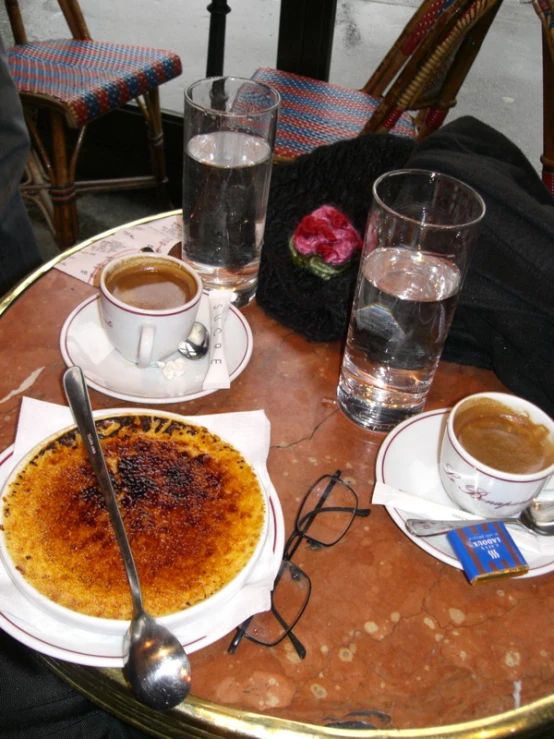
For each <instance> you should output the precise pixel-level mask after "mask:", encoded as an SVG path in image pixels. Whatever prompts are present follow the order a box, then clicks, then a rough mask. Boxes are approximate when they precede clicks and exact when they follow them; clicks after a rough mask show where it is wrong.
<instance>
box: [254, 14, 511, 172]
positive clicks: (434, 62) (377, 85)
mask: <svg viewBox="0 0 554 739" xmlns="http://www.w3.org/2000/svg"><path fill="white" fill-rule="evenodd" d="M501 3H502V0H423V2H422V4H421V6H420V7H419V8H418V9H417V10H416V12H415V13H414V15H413V16H412V18H411V20H410V21H409V22H408V24H407V25H406V27H405V28H404V30H403V31H402V33H401V34H400V36H399V37H398V39H397V40H396V42H395V44H394V45H393V46H392V48H391V49H390V51H389V52H388V53H387V55H386V56H385V58H384V59H383V61H382V62H381V64H380V65H379V67H378V68H377V69H376V70H375V72H374V73H373V75H372V76H371V78H370V79H369V80H368V82H367V83H366V84H365V85H364V87H363V88H362V89H361V90H350V89H347V88H344V87H338V86H337V85H332V84H330V83H328V82H322V81H319V80H312V79H310V78H307V77H301V76H299V75H293V74H290V73H287V72H281V71H279V70H270V69H260V70H257V71H256V72H255V74H254V75H253V77H254V79H258V80H260V81H262V82H266V83H267V84H269V85H272V86H274V87H276V88H277V89H278V90H279V92H280V93H281V97H282V104H281V112H280V123H279V129H278V132H277V144H276V149H275V152H276V159H277V161H279V160H286V159H291V158H294V157H296V156H298V155H299V154H305V153H307V152H309V151H311V150H312V149H313V148H315V147H316V146H321V145H324V144H329V143H333V142H334V141H338V140H340V139H344V138H354V137H355V136H357V135H359V134H361V133H374V132H386V131H390V132H392V133H395V134H400V135H408V136H412V137H414V138H418V139H422V138H424V137H425V136H427V135H428V134H429V133H431V132H432V131H434V130H436V129H437V128H438V127H439V126H441V125H442V123H443V121H444V119H445V118H446V115H447V113H448V111H449V110H450V108H452V107H453V106H454V105H455V104H456V98H457V95H458V92H459V90H460V88H461V86H462V84H463V82H464V80H465V78H466V76H467V73H468V72H469V70H470V69H471V66H472V64H473V62H474V60H475V58H476V56H477V54H478V52H479V49H480V48H481V45H482V43H483V40H484V38H485V36H486V34H487V32H488V30H489V27H490V25H491V23H492V21H493V19H494V17H495V15H496V12H497V11H498V8H499V7H500V5H501Z"/></svg>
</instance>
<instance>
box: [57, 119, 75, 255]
mask: <svg viewBox="0 0 554 739" xmlns="http://www.w3.org/2000/svg"><path fill="white" fill-rule="evenodd" d="M50 125H51V132H52V165H53V166H52V184H51V187H50V195H51V197H52V205H53V220H54V229H55V231H56V241H57V243H58V246H59V247H60V249H67V248H68V247H70V246H73V244H75V243H76V241H77V240H78V238H79V220H78V215H77V198H76V192H75V182H74V181H73V178H72V177H71V176H70V173H69V168H68V164H67V150H66V136H65V123H64V119H63V117H62V116H61V115H60V114H59V113H57V112H55V111H52V113H51V115H50Z"/></svg>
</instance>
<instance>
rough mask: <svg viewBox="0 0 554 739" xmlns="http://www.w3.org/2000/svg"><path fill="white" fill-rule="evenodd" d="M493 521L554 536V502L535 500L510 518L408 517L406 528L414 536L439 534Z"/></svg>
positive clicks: (542, 534)
mask: <svg viewBox="0 0 554 739" xmlns="http://www.w3.org/2000/svg"><path fill="white" fill-rule="evenodd" d="M493 521H501V522H502V523H507V524H515V525H516V526H521V527H522V528H524V529H527V530H528V531H532V532H534V533H535V534H540V535H541V536H554V502H543V503H541V502H539V501H537V500H534V501H533V502H532V503H531V504H530V505H529V506H527V508H524V509H523V511H522V512H521V513H520V514H519V516H512V517H509V518H480V519H471V520H456V521H433V520H429V519H419V518H408V519H406V529H407V530H408V531H409V533H410V534H413V535H414V536H438V535H439V534H447V533H448V532H449V531H455V530H456V529H462V528H464V527H465V526H471V525H472V524H481V523H492V522H493Z"/></svg>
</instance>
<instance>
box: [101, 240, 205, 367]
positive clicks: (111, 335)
mask: <svg viewBox="0 0 554 739" xmlns="http://www.w3.org/2000/svg"><path fill="white" fill-rule="evenodd" d="M201 297H202V281H201V279H200V277H199V276H198V274H197V273H196V272H195V271H194V270H192V269H191V268H190V267H188V266H187V265H185V264H184V263H183V262H182V261H180V260H179V259H175V258H174V257H169V256H163V255H158V254H132V255H125V256H122V257H118V258H116V259H114V260H112V261H111V262H109V263H108V264H107V265H106V266H105V267H104V269H103V270H102V273H101V275H100V314H101V319H102V325H103V327H104V330H105V331H106V334H107V336H108V339H109V340H110V343H111V344H112V345H113V346H114V347H115V348H116V349H117V351H118V352H120V354H122V355H123V356H124V357H125V359H128V360H129V361H130V362H134V363H135V364H138V366H139V367H149V366H150V365H151V364H152V363H154V362H157V361H158V360H160V359H164V358H165V357H168V356H169V355H170V354H173V352H174V351H176V349H177V346H178V344H179V342H180V341H182V340H183V339H186V337H187V336H188V335H189V333H190V330H191V328H192V324H193V323H194V321H195V320H196V314H197V313H198V307H199V305H200V299H201Z"/></svg>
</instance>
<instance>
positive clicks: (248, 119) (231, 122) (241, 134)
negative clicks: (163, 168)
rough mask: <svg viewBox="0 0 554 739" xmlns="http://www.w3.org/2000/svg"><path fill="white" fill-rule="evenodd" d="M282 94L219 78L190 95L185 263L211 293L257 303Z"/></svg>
mask: <svg viewBox="0 0 554 739" xmlns="http://www.w3.org/2000/svg"><path fill="white" fill-rule="evenodd" d="M279 102H280V97H279V93H277V92H276V91H275V90H273V89H271V88H270V87H268V86H267V85H263V84H260V83H258V82H252V81H251V80H247V79H240V78H237V77H211V78H208V79H204V80H200V81H198V82H195V83H193V84H192V85H191V86H190V87H189V88H188V89H187V91H186V93H185V120H184V126H185V141H184V158H183V247H182V258H183V260H184V261H185V262H187V263H188V264H189V265H190V266H192V267H193V268H194V269H195V270H196V271H197V272H198V273H199V274H200V276H201V278H202V282H203V283H204V286H205V287H206V288H208V289H213V288H221V289H228V290H232V291H233V292H234V294H235V296H234V298H233V303H234V304H235V305H236V306H241V305H245V304H246V303H249V302H250V301H251V300H252V298H253V297H254V295H255V292H256V287H257V283H258V267H259V263H260V253H261V249H262V244H263V235H264V229H265V219H266V211H267V200H268V196H269V183H270V178H271V166H272V157H273V148H274V144H275V131H276V128H277V116H278V110H279Z"/></svg>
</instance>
